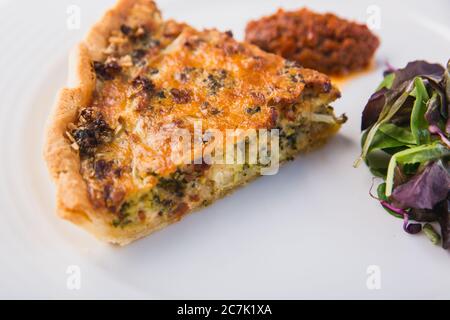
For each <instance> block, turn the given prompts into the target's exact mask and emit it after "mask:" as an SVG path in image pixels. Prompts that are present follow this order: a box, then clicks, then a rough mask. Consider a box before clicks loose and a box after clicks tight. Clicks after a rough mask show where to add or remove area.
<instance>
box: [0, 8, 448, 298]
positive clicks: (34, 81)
mask: <svg viewBox="0 0 450 320" xmlns="http://www.w3.org/2000/svg"><path fill="white" fill-rule="evenodd" d="M113 3H114V1H112V0H96V1H88V0H78V1H76V0H70V1H69V0H41V1H32V0H28V1H24V0H15V1H8V0H6V1H5V0H0V52H1V54H0V94H1V95H0V97H1V99H0V155H1V157H0V168H1V170H2V171H1V172H2V176H1V180H0V212H1V220H0V221H1V223H0V298H150V299H152V298H158V299H164V298H255V299H258V298H287V299H291V298H363V299H371V298H375V299H379V298H450V292H449V288H450V276H449V270H450V254H449V253H448V252H446V251H444V250H443V249H441V248H439V247H437V246H433V245H432V244H431V243H430V242H429V241H428V240H427V239H426V238H425V237H424V236H421V235H419V236H411V235H407V234H405V233H404V232H403V231H402V225H401V224H402V223H401V221H400V220H397V219H394V218H392V217H391V216H389V215H388V214H387V213H386V212H385V211H384V210H383V209H382V208H381V207H380V206H379V205H378V204H377V203H376V201H374V200H372V199H371V198H370V197H369V194H368V192H369V188H370V184H371V175H370V174H369V172H368V170H367V169H366V168H365V167H364V166H362V167H361V168H359V169H353V168H352V163H353V161H354V159H355V158H356V157H357V156H358V153H359V125H360V115H361V111H362V108H363V106H364V105H365V102H366V101H367V98H368V96H369V95H370V94H371V93H372V92H373V90H374V88H376V86H377V84H378V82H379V81H380V80H381V71H382V69H383V63H384V62H385V61H389V62H390V63H391V64H392V65H394V66H404V65H405V64H406V63H407V62H408V61H410V60H414V59H427V60H429V61H430V62H440V63H443V64H444V63H446V61H447V59H448V58H450V25H449V21H450V20H449V16H448V14H449V12H450V2H449V1H446V0H442V1H438V0H435V1H432V3H431V2H430V1H380V0H373V1H317V0H314V1H312V0H311V1H275V0H274V1H271V0H252V1H249V0H245V1H243V0H239V1H237V0H233V1H231V0H227V1H212V0H190V1H182V0H180V1H175V0H173V1H164V0H161V1H159V5H160V7H161V9H162V11H163V14H164V16H165V17H173V18H176V19H179V20H183V21H186V22H188V23H190V24H192V25H194V26H195V27H199V28H203V27H217V28H219V29H221V30H228V29H232V30H233V31H234V34H235V36H236V37H237V38H239V39H242V38H243V30H244V28H245V25H246V23H247V21H248V20H249V19H252V18H258V17H260V16H261V15H264V14H270V13H272V12H274V10H275V9H277V8H278V7H284V8H287V9H290V8H298V7H301V6H303V5H307V6H308V7H310V8H313V9H316V10H318V11H322V12H323V11H332V12H335V13H337V14H340V15H342V16H344V17H348V18H352V19H358V20H360V21H363V22H364V21H366V19H367V17H368V16H367V13H366V10H367V8H368V6H369V5H377V6H379V8H380V9H381V29H379V30H376V31H375V32H376V33H377V34H379V36H380V37H381V41H382V46H381V48H380V50H379V51H378V53H377V65H378V67H377V70H373V71H371V72H369V73H366V74H364V75H361V76H359V77H356V78H354V79H352V81H351V82H348V83H346V84H345V85H344V86H343V87H342V92H343V97H342V98H341V99H340V100H339V101H338V102H337V103H336V104H335V107H336V109H337V112H338V113H342V112H346V113H347V115H348V116H349V122H348V123H347V124H346V125H345V127H344V128H343V130H342V131H341V133H340V134H339V135H338V136H337V137H336V138H335V139H333V141H331V142H330V143H329V144H328V145H327V146H326V147H325V148H323V149H321V150H319V151H317V152H314V153H311V154H309V155H307V156H304V157H301V158H299V159H297V160H296V161H294V162H291V163H289V164H287V165H286V166H285V167H283V168H282V169H281V170H280V173H279V174H278V175H276V176H273V177H263V178H261V179H259V180H257V181H256V182H254V183H252V184H251V185H249V186H247V187H245V188H243V189H241V190H239V191H238V192H236V193H234V194H233V195H231V196H229V197H227V198H226V199H223V200H221V201H219V202H217V203H216V204H214V205H212V206H211V207H209V208H207V209H205V210H202V211H201V212H199V213H196V214H193V215H191V216H189V217H187V218H186V219H184V220H183V221H182V222H181V223H178V224H176V225H174V226H171V227H169V228H167V229H165V230H163V231H161V232H158V233H156V234H154V235H153V236H151V237H148V238H146V239H144V240H141V241H139V242H137V243H135V244H133V245H131V246H128V247H126V248H116V247H112V246H109V245H106V244H103V243H100V242H98V241H96V240H95V239H93V238H92V237H91V236H90V235H88V234H86V233H85V232H84V231H82V230H79V229H78V228H76V227H74V226H72V225H71V224H69V223H67V222H65V221H62V220H60V219H59V218H57V217H56V216H55V213H54V202H55V199H54V188H53V185H52V183H51V182H50V180H49V176H48V174H47V171H46V168H45V165H44V163H43V160H42V156H41V154H42V140H43V139H42V137H43V130H44V124H45V121H46V118H47V115H48V113H49V111H50V109H51V106H52V103H53V100H54V97H55V94H56V92H57V90H58V89H59V88H61V87H62V86H63V85H64V84H65V82H66V77H67V55H68V52H69V51H70V49H71V48H72V47H73V46H74V45H75V44H76V43H77V42H78V41H79V40H80V39H82V37H83V35H84V34H85V33H86V31H87V30H88V29H89V27H90V26H91V25H92V23H94V22H95V21H97V20H98V19H99V17H100V16H101V13H102V12H104V10H105V9H106V8H108V7H110V6H111V5H112V4H113ZM71 4H75V5H78V6H79V7H80V8H81V28H80V29H79V30H68V28H67V27H66V22H67V17H68V15H67V13H66V10H67V7H68V6H69V5H71ZM68 192H70V191H69V190H68ZM70 265H76V266H79V267H80V270H81V288H80V290H69V289H68V288H67V285H66V282H67V278H68V275H67V274H66V270H67V268H68V267H69V266H70ZM370 265H376V266H379V268H380V270H381V288H380V289H379V290H369V289H368V288H367V285H366V281H367V278H368V274H367V268H368V267H369V266H370Z"/></svg>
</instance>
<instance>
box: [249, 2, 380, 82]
mask: <svg viewBox="0 0 450 320" xmlns="http://www.w3.org/2000/svg"><path fill="white" fill-rule="evenodd" d="M246 41H248V42H250V43H252V44H254V45H257V46H258V47H260V48H261V49H263V50H266V51H267V52H272V53H275V54H279V55H281V56H283V57H284V58H286V59H289V60H293V61H297V62H298V63H300V64H301V65H303V66H304V67H306V68H312V69H315V70H318V71H320V72H324V73H326V74H329V75H342V74H346V73H349V72H351V71H355V70H360V69H362V68H365V67H367V66H368V65H369V63H370V61H371V59H372V57H373V55H374V53H375V51H376V49H377V48H378V46H379V45H380V41H379V39H378V38H377V36H375V35H374V34H373V33H372V32H371V31H370V30H369V28H367V26H365V25H363V24H359V23H356V22H351V21H348V20H345V19H342V18H339V17H337V16H336V15H334V14H331V13H326V14H318V13H315V12H313V11H310V10H308V9H306V8H303V9H300V10H296V11H284V10H281V9H280V10H278V11H277V12H276V13H275V14H273V15H271V16H267V17H263V18H261V19H259V20H255V21H251V22H249V23H248V25H247V28H246Z"/></svg>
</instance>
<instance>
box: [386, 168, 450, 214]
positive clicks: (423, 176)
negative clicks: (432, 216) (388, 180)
mask: <svg viewBox="0 0 450 320" xmlns="http://www.w3.org/2000/svg"><path fill="white" fill-rule="evenodd" d="M449 189H450V174H449V173H448V171H447V169H445V168H444V167H443V165H442V164H441V163H440V162H434V163H432V164H429V165H428V166H426V167H425V169H424V170H423V171H422V172H420V173H418V174H416V175H415V176H414V177H413V178H411V179H410V180H409V181H408V182H406V183H404V184H402V185H400V186H398V187H396V188H395V189H394V192H393V193H392V199H393V200H394V202H395V203H396V204H398V205H399V206H400V207H403V208H416V209H433V207H434V206H435V205H436V204H437V203H439V202H441V201H442V200H444V199H446V198H447V194H448V192H449Z"/></svg>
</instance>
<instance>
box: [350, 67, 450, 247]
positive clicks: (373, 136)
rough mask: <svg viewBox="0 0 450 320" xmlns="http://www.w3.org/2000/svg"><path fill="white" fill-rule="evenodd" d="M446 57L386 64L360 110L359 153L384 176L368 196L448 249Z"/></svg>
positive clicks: (449, 93) (449, 81) (449, 90)
mask: <svg viewBox="0 0 450 320" xmlns="http://www.w3.org/2000/svg"><path fill="white" fill-rule="evenodd" d="M449 72H450V61H449V62H448V63H447V68H444V67H443V66H442V65H440V64H431V63H428V62H425V61H414V62H410V63H408V65H407V66H406V67H405V68H403V69H398V70H395V69H393V68H389V70H387V71H385V73H384V79H383V81H382V82H381V84H380V85H379V87H378V88H377V90H376V92H375V93H374V94H372V96H371V97H370V99H369V101H368V102H367V105H366V106H365V109H364V111H363V114H362V124H361V131H362V153H361V156H360V158H359V159H358V160H357V161H356V162H355V166H357V165H358V164H359V163H360V162H361V161H364V162H365V163H366V164H367V166H368V167H369V168H370V171H371V172H372V173H373V174H374V175H375V176H377V177H380V178H382V179H383V180H384V182H383V183H381V184H380V185H379V186H378V188H377V195H372V196H373V197H374V198H376V199H377V200H378V201H380V204H381V205H382V206H383V207H384V208H385V209H386V211H388V212H389V213H390V214H391V215H393V216H395V217H397V218H401V219H403V229H404V230H405V231H406V232H408V233H410V234H416V233H419V232H424V233H425V234H426V235H427V237H428V238H429V239H430V240H431V241H432V242H433V243H434V244H438V243H442V247H443V248H444V249H450V213H449V200H450V193H449V190H450V168H449V164H450V163H449V160H450V141H449V136H450V73H449Z"/></svg>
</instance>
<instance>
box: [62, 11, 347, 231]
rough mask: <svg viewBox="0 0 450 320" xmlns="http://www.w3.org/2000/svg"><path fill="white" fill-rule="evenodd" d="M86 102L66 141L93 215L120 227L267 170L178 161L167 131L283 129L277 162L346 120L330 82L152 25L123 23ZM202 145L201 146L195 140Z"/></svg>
mask: <svg viewBox="0 0 450 320" xmlns="http://www.w3.org/2000/svg"><path fill="white" fill-rule="evenodd" d="M92 67H93V70H95V74H96V77H97V81H96V89H95V91H94V93H93V99H92V101H91V103H90V104H89V105H88V106H85V107H84V108H82V109H81V110H80V112H79V115H78V118H77V120H76V121H75V122H74V123H73V124H71V125H69V127H68V129H67V132H66V135H67V139H68V140H69V141H70V143H71V145H72V147H73V149H74V151H75V152H78V153H79V156H80V160H81V168H80V172H81V175H82V177H83V179H84V181H85V182H86V185H87V187H88V193H89V199H90V201H91V203H92V204H93V206H94V208H96V209H97V210H99V211H102V212H104V214H105V219H106V220H107V221H109V222H108V223H110V225H111V226H114V227H115V228H130V229H133V228H136V230H138V229H142V227H143V226H145V225H150V224H152V225H155V221H158V223H159V224H164V223H165V222H167V223H169V222H171V221H174V220H177V219H179V218H181V217H182V216H183V215H184V214H186V213H187V212H189V211H192V210H193V209H195V208H199V207H202V206H206V205H208V204H210V203H211V202H213V201H214V200H215V199H217V198H220V197H222V196H223V195H225V194H226V193H228V192H230V191H231V190H232V189H234V188H236V187H237V186H239V185H242V184H244V183H246V182H248V181H249V180H251V179H252V178H254V177H256V176H258V175H260V170H261V168H262V167H264V166H267V164H265V165H263V164H259V163H256V164H254V163H249V162H244V163H243V164H211V165H209V164H206V163H200V164H194V163H192V164H180V163H175V162H173V161H172V159H171V153H172V151H173V150H172V148H173V146H172V145H171V144H170V143H169V142H170V138H171V134H173V132H174V131H175V130H177V129H185V130H187V131H189V132H192V131H193V130H194V129H193V128H194V123H195V122H196V121H201V123H202V126H203V129H204V130H208V129H217V130H219V131H222V132H225V131H226V130H227V129H231V130H234V129H242V130H247V129H257V130H258V129H269V130H270V129H278V130H279V154H280V159H279V160H280V162H284V161H287V160H291V159H292V158H293V156H294V155H296V154H297V153H299V152H301V151H307V150H309V149H311V148H314V147H317V146H319V145H321V144H322V143H324V142H325V141H326V139H327V138H328V137H329V136H331V135H332V134H334V133H335V132H336V131H337V130H338V129H339V127H340V125H341V124H342V123H343V122H344V121H345V119H343V118H339V119H338V118H336V117H335V116H334V113H333V109H332V108H331V107H329V103H331V102H332V101H334V100H335V99H336V98H338V97H339V92H338V91H337V89H336V88H334V87H333V86H332V85H331V83H330V80H329V79H328V78H327V77H326V76H324V75H322V74H320V73H318V72H315V71H312V70H308V69H304V68H302V67H300V66H298V65H296V64H294V63H291V62H289V61H286V60H284V59H282V58H281V57H278V56H275V55H269V54H267V53H264V52H262V51H261V50H259V49H257V48H256V47H253V46H250V45H247V44H242V43H239V42H237V41H235V40H234V39H233V37H232V34H231V33H220V32H218V31H215V30H206V31H203V32H199V31H196V30H194V29H192V28H190V27H189V26H187V25H184V24H179V23H176V22H173V21H166V22H162V21H161V19H160V18H158V17H156V18H155V19H153V21H152V22H149V23H147V24H134V23H133V22H132V21H131V22H130V23H129V24H123V25H122V26H121V27H120V29H119V30H117V31H114V32H113V33H112V34H111V36H110V38H109V40H108V46H107V48H106V49H105V52H104V55H103V57H99V59H98V60H96V61H93V62H92ZM201 143H203V146H202V148H205V147H206V146H207V145H208V143H207V142H206V141H202V142H201Z"/></svg>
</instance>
